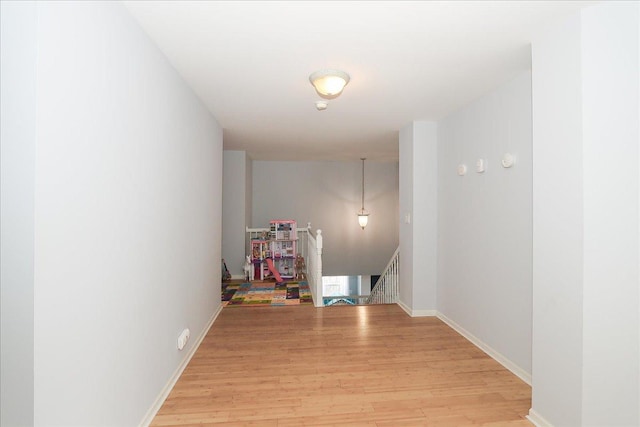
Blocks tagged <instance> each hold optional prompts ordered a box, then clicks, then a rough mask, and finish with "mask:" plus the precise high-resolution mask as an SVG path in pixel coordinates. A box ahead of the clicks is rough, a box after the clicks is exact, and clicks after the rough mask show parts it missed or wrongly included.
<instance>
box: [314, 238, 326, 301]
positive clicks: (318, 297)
mask: <svg viewBox="0 0 640 427" xmlns="http://www.w3.org/2000/svg"><path fill="white" fill-rule="evenodd" d="M315 259H316V271H315V276H316V299H315V300H316V307H322V306H324V303H323V301H322V230H320V229H318V230H317V231H316V254H315Z"/></svg>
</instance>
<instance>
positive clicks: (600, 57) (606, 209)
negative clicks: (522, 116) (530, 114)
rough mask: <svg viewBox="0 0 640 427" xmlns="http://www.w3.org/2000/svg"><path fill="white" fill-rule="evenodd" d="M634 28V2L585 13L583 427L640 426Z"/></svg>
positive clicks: (637, 26)
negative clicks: (639, 411)
mask: <svg viewBox="0 0 640 427" xmlns="http://www.w3.org/2000/svg"><path fill="white" fill-rule="evenodd" d="M639 31H640V3H638V2H636V3H635V4H634V3H629V4H626V3H618V4H617V5H614V6H610V5H608V6H607V5H601V6H595V7H592V8H587V9H585V10H584V11H583V13H582V71H583V72H582V77H583V81H582V93H583V109H582V112H583V122H582V132H583V147H584V150H583V155H584V160H583V161H584V169H583V173H584V181H583V182H584V190H585V193H584V205H583V209H584V290H583V295H584V304H583V309H584V312H583V319H584V320H583V337H584V338H583V340H584V341H583V346H584V347H583V349H584V350H583V351H584V354H583V358H584V359H583V360H584V361H583V384H582V387H583V393H584V394H583V399H584V401H583V408H582V413H583V421H584V422H585V424H588V425H605V424H608V425H619V426H622V425H634V424H635V425H640V418H638V406H637V405H638V399H639V398H640V348H639V345H640V342H639V341H638V340H637V336H638V329H640V306H638V304H637V295H638V294H639V293H640V282H639V278H640V275H639V272H638V265H637V263H636V260H637V259H638V253H639V250H638V249H639V247H638V239H639V236H640V229H639V227H638V225H639V224H638V202H639V201H640V199H638V189H639V188H640V185H639V184H640V180H639V176H640V175H639V172H638V168H639V166H640V164H639V163H638V161H637V159H638V146H639V145H640V132H639V130H640V129H639V126H640V122H638V110H639V108H638V106H639V105H638V102H639V100H638V97H637V92H638V86H639V83H640V67H639V57H638V54H637V52H638V32H639ZM603 312H604V313H607V315H606V316H601V315H600V314H601V313H603ZM605 372H606V375H603V373H605ZM612 408H615V409H612Z"/></svg>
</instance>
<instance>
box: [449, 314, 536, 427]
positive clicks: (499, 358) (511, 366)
mask: <svg viewBox="0 0 640 427" xmlns="http://www.w3.org/2000/svg"><path fill="white" fill-rule="evenodd" d="M436 316H437V317H438V319H440V320H442V321H443V322H444V323H446V324H447V325H449V326H450V327H451V328H452V329H454V330H455V331H456V332H458V333H459V334H460V335H462V336H463V337H465V338H466V339H467V340H469V341H471V343H472V344H474V345H475V346H476V347H478V348H479V349H480V350H482V351H484V352H485V353H487V355H489V356H490V357H491V358H492V359H494V360H495V361H496V362H498V363H499V364H501V365H502V366H504V367H505V368H507V369H508V370H509V371H511V372H512V373H513V374H514V375H515V376H517V377H518V378H520V379H521V380H522V381H524V382H525V383H527V384H528V385H531V374H529V373H528V372H526V371H525V370H523V369H522V368H520V367H519V366H518V365H516V364H515V363H513V362H512V361H511V360H509V359H507V358H506V357H504V356H503V355H502V354H500V353H499V352H497V351H496V350H494V349H493V348H491V347H490V346H489V345H487V344H485V343H484V342H482V340H480V339H478V338H477V337H476V336H475V335H473V334H472V333H471V332H469V331H467V330H466V329H464V328H463V327H462V326H460V325H458V324H457V323H456V322H454V321H453V320H451V319H449V318H448V317H447V316H445V315H444V314H442V313H440V312H437V314H436ZM543 425H545V424H543Z"/></svg>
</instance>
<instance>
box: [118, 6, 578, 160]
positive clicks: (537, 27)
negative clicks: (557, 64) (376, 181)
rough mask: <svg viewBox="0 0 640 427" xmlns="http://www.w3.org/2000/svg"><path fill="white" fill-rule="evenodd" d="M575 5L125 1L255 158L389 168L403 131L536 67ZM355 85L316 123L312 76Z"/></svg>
mask: <svg viewBox="0 0 640 427" xmlns="http://www.w3.org/2000/svg"><path fill="white" fill-rule="evenodd" d="M588 3H589V2H577V1H549V2H546V1H487V2H481V1H471V2H467V1H429V2H428V1H414V2H402V1H391V2H387V1H355V2H346V1H319V2H302V1H296V2H294V1H283V2H275V1H251V2H249V1H247V2H243V1H193V2H191V1H189V2H187V1H127V2H125V5H126V7H127V8H128V9H129V10H130V11H131V13H132V14H133V15H134V17H135V18H136V19H137V20H138V21H139V22H140V24H141V25H142V27H143V28H144V29H145V30H146V31H147V33H148V34H149V35H150V36H151V38H152V39H153V40H154V41H155V42H156V43H157V45H158V46H159V47H160V49H161V50H162V51H163V52H164V53H165V54H166V56H167V57H168V58H169V60H170V61H171V63H172V64H173V65H174V66H175V68H176V69H177V70H178V72H179V73H180V74H181V75H182V76H183V78H184V79H185V80H186V81H187V83H188V84H189V85H190V86H191V87H192V88H193V90H194V91H195V92H196V94H197V95H198V96H199V97H200V98H201V99H202V100H203V102H204V103H205V104H206V106H207V107H208V108H209V110H210V111H211V112H212V113H213V115H214V116H215V117H216V118H217V119H218V122H219V123H220V125H221V126H222V127H223V128H224V148H225V149H228V150H246V151H247V152H248V153H249V155H250V156H251V157H252V158H254V159H262V160H271V159H283V160H310V159H316V160H357V159H359V158H360V157H367V158H368V159H372V160H381V161H382V160H394V159H397V158H398V130H399V129H400V128H401V127H403V126H404V125H406V124H407V123H410V122H411V121H413V120H438V119H440V118H442V117H444V116H446V115H447V114H449V113H451V112H453V111H456V110H458V109H460V108H461V107H463V106H465V105H467V104H468V103H470V102H471V101H473V100H474V99H476V98H478V97H479V96H481V95H483V94H485V93H487V92H489V91H491V90H492V89H494V88H496V87H497V86H499V85H500V84H502V83H503V82H506V81H508V80H509V79H511V78H513V77H515V76H516V75H518V74H519V73H521V72H523V71H524V70H527V69H530V68H531V53H530V41H531V39H532V35H534V34H536V33H537V32H538V31H542V30H543V29H544V27H545V26H546V25H548V24H550V23H551V22H553V21H556V20H558V19H561V18H563V17H565V16H567V15H569V14H570V13H572V12H575V11H576V10H578V9H579V8H581V7H584V6H586V5H587V4H588ZM322 68H338V69H341V70H344V71H346V72H347V73H349V75H350V76H351V82H350V83H349V84H348V85H347V87H346V88H345V90H344V92H343V93H342V95H341V96H340V97H339V98H337V99H334V100H331V101H329V108H328V109H327V110H325V111H317V110H316V108H315V105H314V102H315V101H316V100H319V99H320V98H319V97H318V95H317V94H316V93H315V91H314V89H313V87H312V86H311V85H310V83H309V80H308V77H309V74H311V73H312V72H314V71H316V70H319V69H322Z"/></svg>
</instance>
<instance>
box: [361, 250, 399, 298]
mask: <svg viewBox="0 0 640 427" xmlns="http://www.w3.org/2000/svg"><path fill="white" fill-rule="evenodd" d="M399 272H400V246H398V249H396V251H395V252H394V253H393V256H391V260H390V261H389V263H388V264H387V267H386V268H385V269H384V271H383V272H382V274H381V275H380V278H379V279H378V283H376V285H375V286H374V287H373V289H372V290H371V294H370V295H369V298H367V300H366V302H365V303H366V304H393V303H397V302H398V296H399V293H400V280H399Z"/></svg>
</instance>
